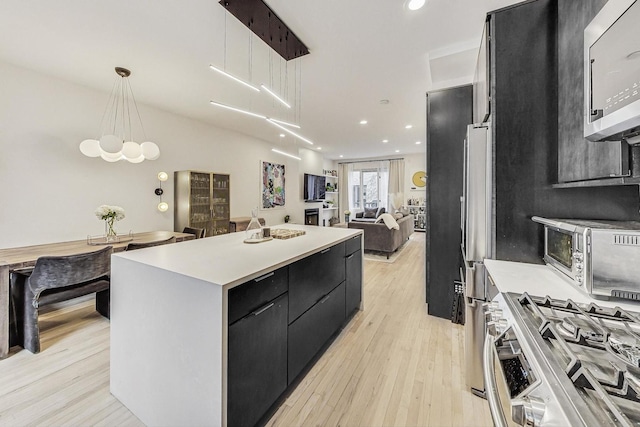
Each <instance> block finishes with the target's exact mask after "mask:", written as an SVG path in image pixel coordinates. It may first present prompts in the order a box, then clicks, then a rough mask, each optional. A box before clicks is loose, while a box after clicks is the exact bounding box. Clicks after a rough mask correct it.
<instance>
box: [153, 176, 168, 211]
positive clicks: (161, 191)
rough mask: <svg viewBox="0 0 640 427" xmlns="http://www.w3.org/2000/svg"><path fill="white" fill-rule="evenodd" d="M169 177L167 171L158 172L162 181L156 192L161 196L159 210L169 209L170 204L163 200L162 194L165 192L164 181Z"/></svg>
mask: <svg viewBox="0 0 640 427" xmlns="http://www.w3.org/2000/svg"><path fill="white" fill-rule="evenodd" d="M167 179H169V175H167V173H166V172H158V180H159V181H160V186H159V187H158V188H156V190H155V193H156V196H158V197H160V203H158V210H159V211H160V212H166V211H167V210H169V204H168V203H167V202H163V201H162V194H164V190H163V189H162V183H163V182H164V181H166V180H167Z"/></svg>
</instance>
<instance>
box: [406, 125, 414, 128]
mask: <svg viewBox="0 0 640 427" xmlns="http://www.w3.org/2000/svg"><path fill="white" fill-rule="evenodd" d="M412 127H413V125H406V126H405V127H404V128H405V129H411V128H412Z"/></svg>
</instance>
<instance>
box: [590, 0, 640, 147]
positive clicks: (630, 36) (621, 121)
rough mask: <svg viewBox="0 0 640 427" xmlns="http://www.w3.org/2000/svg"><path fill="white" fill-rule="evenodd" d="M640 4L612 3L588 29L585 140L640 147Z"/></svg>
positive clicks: (611, 0) (618, 0)
mask: <svg viewBox="0 0 640 427" xmlns="http://www.w3.org/2000/svg"><path fill="white" fill-rule="evenodd" d="M638 22H640V0H609V1H608V2H607V3H606V4H605V5H604V6H603V7H602V9H601V10H600V12H598V14H597V15H596V16H595V18H594V19H593V21H591V23H590V24H589V25H588V26H587V27H586V28H585V30H584V107H585V108H584V136H585V138H587V139H589V140H591V141H620V140H623V139H626V140H627V142H629V143H631V144H636V143H640V137H639V136H638V135H639V134H640V25H638Z"/></svg>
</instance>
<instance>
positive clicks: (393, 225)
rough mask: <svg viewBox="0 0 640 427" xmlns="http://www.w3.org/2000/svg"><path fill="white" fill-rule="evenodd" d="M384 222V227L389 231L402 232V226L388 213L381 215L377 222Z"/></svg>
mask: <svg viewBox="0 0 640 427" xmlns="http://www.w3.org/2000/svg"><path fill="white" fill-rule="evenodd" d="M382 221H384V225H386V226H387V228H388V229H389V230H391V229H394V230H400V226H399V225H398V222H397V221H396V219H395V218H394V217H393V215H391V214H388V213H385V214H382V215H380V218H378V219H377V220H376V222H382Z"/></svg>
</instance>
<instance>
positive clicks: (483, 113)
mask: <svg viewBox="0 0 640 427" xmlns="http://www.w3.org/2000/svg"><path fill="white" fill-rule="evenodd" d="M490 19H491V15H488V16H487V19H486V20H485V22H484V29H483V30H482V38H481V39H480V48H479V49H478V59H477V60H476V69H475V72H474V75H473V123H484V122H486V121H487V120H489V116H490V114H491V91H490V86H489V82H490V81H491V67H489V64H490V61H489V58H490V57H491V43H490V42H489V41H490V40H491V25H490V22H489V21H490Z"/></svg>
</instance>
